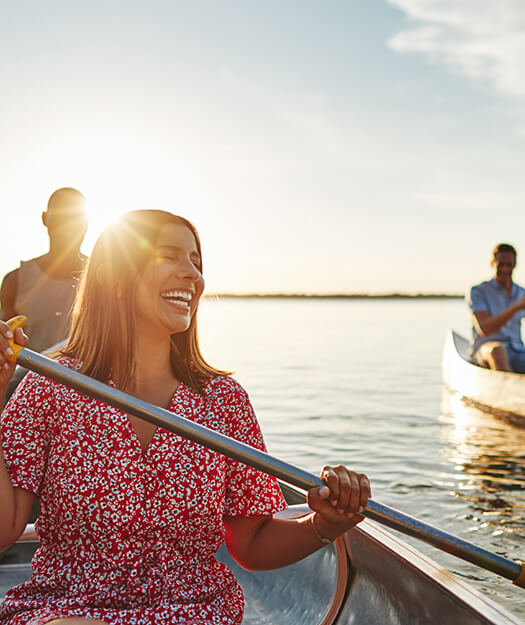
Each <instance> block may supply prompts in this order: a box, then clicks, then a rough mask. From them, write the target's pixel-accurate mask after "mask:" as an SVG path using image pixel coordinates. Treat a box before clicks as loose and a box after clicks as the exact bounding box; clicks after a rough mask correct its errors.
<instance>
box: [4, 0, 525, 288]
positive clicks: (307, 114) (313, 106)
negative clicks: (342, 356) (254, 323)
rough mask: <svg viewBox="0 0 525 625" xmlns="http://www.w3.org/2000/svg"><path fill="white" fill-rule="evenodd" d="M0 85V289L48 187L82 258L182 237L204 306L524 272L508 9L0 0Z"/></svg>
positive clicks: (521, 70) (35, 242)
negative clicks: (503, 262)
mask: <svg viewBox="0 0 525 625" xmlns="http://www.w3.org/2000/svg"><path fill="white" fill-rule="evenodd" d="M0 89H1V97H0V171H1V172H2V175H1V177H0V207H1V215H2V230H1V231H2V234H3V243H2V245H1V246H0V274H4V273H6V272H7V271H9V270H10V269H13V268H14V267H15V266H17V265H18V262H19V260H20V259H29V258H32V257H35V256H38V255H40V254H43V253H45V252H46V251H47V235H46V231H45V229H44V228H43V226H42V224H41V221H40V215H41V213H42V211H43V210H45V207H46V202H47V199H48V197H49V195H50V194H51V193H52V191H54V190H55V189H57V188H59V187H63V186H73V187H76V188H78V189H79V190H80V191H82V192H83V193H84V195H85V196H86V198H87V201H88V206H89V215H90V228H89V232H88V236H87V237H86V240H85V244H84V247H83V250H84V251H85V252H86V253H89V250H90V248H91V247H92V245H93V243H94V241H95V240H96V237H97V236H98V234H99V233H100V231H101V229H102V228H103V227H104V226H105V225H106V224H107V223H109V222H110V221H112V220H113V219H114V218H116V217H117V216H118V215H119V214H121V213H122V212H125V211H127V210H133V209H138V208H159V209H164V210H170V211H172V212H175V213H178V214H181V215H184V216H185V217H188V218H189V219H191V220H192V221H193V222H194V223H195V225H196V226H197V228H198V230H199V232H200V234H201V238H202V244H203V254H204V270H205V277H206V282H207V291H208V292H209V293H217V292H220V293H225V292H236V293H282V292H288V293H290V292H302V293H355V292H367V293H385V292H406V293H415V292H429V293H443V292H446V293H462V292H464V291H465V290H466V289H467V288H468V286H469V285H470V284H473V283H476V282H479V281H481V280H484V279H487V278H489V277H490V275H491V268H490V264H489V263H490V254H491V250H492V248H493V247H494V245H495V244H496V243H498V242H502V241H505V242H507V241H508V242H510V243H513V244H514V245H515V246H516V247H517V248H518V252H519V253H520V252H521V254H522V255H523V256H525V208H524V207H525V171H524V170H525V162H524V159H523V156H524V148H525V2H523V0H498V2H494V1H493V0H388V1H387V0H366V1H362V0H361V1H359V0H326V1H324V2H321V1H320V0H317V1H313V0H265V1H264V2H261V1H260V0H221V1H220V2H218V1H217V0H186V1H178V0H125V1H124V0H103V1H102V0H90V2H85V1H84V0H82V1H81V0H53V1H52V2H51V1H48V2H42V1H41V0H17V2H9V1H8V0H0ZM519 260H520V257H518V261H519ZM515 279H516V281H518V282H520V281H521V282H522V283H525V261H524V263H523V266H520V264H519V263H518V267H517V269H516V272H515Z"/></svg>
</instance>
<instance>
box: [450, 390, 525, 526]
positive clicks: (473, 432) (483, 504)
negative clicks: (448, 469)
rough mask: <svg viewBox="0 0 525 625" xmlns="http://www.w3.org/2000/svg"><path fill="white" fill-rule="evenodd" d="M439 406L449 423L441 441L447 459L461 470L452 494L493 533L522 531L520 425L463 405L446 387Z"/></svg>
mask: <svg viewBox="0 0 525 625" xmlns="http://www.w3.org/2000/svg"><path fill="white" fill-rule="evenodd" d="M442 411H443V415H444V418H445V419H447V420H449V422H450V424H451V428H450V429H449V430H448V431H447V434H446V435H447V436H448V437H449V440H448V441H445V442H446V443H448V444H447V445H446V449H447V450H448V453H449V454H450V455H449V461H452V462H453V463H454V465H455V467H456V470H457V471H458V472H459V473H460V475H459V476H458V483H457V487H456V490H455V494H456V496H458V497H460V498H461V499H463V500H465V501H468V502H469V503H470V508H471V510H472V514H473V515H475V516H479V517H480V518H479V520H480V521H481V520H483V523H484V524H486V526H487V527H492V528H494V531H493V532H492V534H493V535H497V534H498V533H500V532H506V533H507V532H508V533H512V534H514V535H523V536H525V428H517V427H513V426H512V425H509V424H508V423H504V422H501V421H499V420H497V419H496V418H495V417H493V416H492V415H488V414H485V413H483V412H480V411H479V410H477V409H476V408H473V407H471V406H467V405H465V403H464V402H463V401H462V400H461V398H460V397H459V396H458V395H457V394H450V393H449V392H448V391H446V390H444V391H443V398H442ZM465 478H466V479H465Z"/></svg>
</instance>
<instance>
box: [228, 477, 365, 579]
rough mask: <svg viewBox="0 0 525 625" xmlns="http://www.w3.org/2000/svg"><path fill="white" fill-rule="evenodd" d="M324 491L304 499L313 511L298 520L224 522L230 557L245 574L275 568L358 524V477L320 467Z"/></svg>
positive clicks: (361, 497)
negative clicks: (248, 571) (243, 569)
mask: <svg viewBox="0 0 525 625" xmlns="http://www.w3.org/2000/svg"><path fill="white" fill-rule="evenodd" d="M321 476H322V477H323V478H324V480H325V482H326V484H327V485H326V486H322V487H319V488H313V489H312V490H311V491H310V492H309V493H308V505H309V506H310V508H311V509H312V510H313V511H314V512H313V513H312V514H310V515H308V516H305V517H301V518H299V519H274V518H272V517H254V518H249V517H231V516H228V517H225V526H226V545H227V547H228V550H229V552H230V553H231V555H232V557H233V558H234V559H235V560H236V561H237V562H238V563H239V564H240V565H241V566H243V567H244V568H246V569H249V570H266V569H274V568H279V567H281V566H286V565H288V564H292V563H293V562H297V561H298V560H301V559H302V558H304V557H306V556H307V555H309V554H310V553H313V552H314V551H316V550H317V549H319V548H320V547H322V546H323V545H324V542H323V541H322V539H323V538H324V539H329V540H333V539H335V538H336V537H337V536H339V535H341V534H344V533H345V532H346V531H347V530H349V529H350V528H351V527H353V526H354V525H356V524H357V523H359V522H360V521H362V519H363V517H362V516H360V515H359V512H362V511H363V510H364V509H365V507H366V504H367V502H368V498H369V497H370V483H369V481H368V478H367V477H366V476H365V475H363V474H358V473H354V472H353V471H349V470H348V469H347V468H346V467H344V466H342V465H339V466H337V467H328V466H327V467H324V469H323V471H322V473H321Z"/></svg>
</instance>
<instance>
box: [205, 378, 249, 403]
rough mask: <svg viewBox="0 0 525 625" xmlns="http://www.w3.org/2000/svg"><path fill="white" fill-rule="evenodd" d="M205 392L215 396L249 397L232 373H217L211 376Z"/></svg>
mask: <svg viewBox="0 0 525 625" xmlns="http://www.w3.org/2000/svg"><path fill="white" fill-rule="evenodd" d="M204 393H205V394H206V395H214V396H215V397H217V396H224V397H232V396H235V397H242V398H244V397H246V398H247V397H248V393H247V392H246V390H245V389H244V387H243V386H242V385H241V384H240V383H239V382H238V381H237V380H236V379H235V378H233V377H232V376H231V375H217V376H215V377H213V378H210V379H209V380H208V381H207V382H206V384H205V385H204Z"/></svg>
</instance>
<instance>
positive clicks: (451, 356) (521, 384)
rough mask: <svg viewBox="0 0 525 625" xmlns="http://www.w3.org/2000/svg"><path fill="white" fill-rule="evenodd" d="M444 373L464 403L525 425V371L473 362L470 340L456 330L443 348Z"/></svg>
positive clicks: (447, 383)
mask: <svg viewBox="0 0 525 625" xmlns="http://www.w3.org/2000/svg"><path fill="white" fill-rule="evenodd" d="M442 375H443V384H444V385H445V386H446V388H447V389H448V390H449V391H450V392H452V393H457V394H458V395H459V396H460V397H461V399H462V400H463V402H464V403H466V404H468V405H471V406H474V407H475V408H477V409H478V410H482V411H483V412H488V413H490V414H492V415H494V416H495V417H498V418H500V419H504V420H505V421H507V422H509V423H513V424H514V425H521V426H525V375H523V374H519V373H508V372H506V371H493V370H491V369H485V368H483V367H480V366H479V365H475V364H473V363H472V362H471V360H470V344H469V342H468V340H467V339H466V338H464V337H463V336H461V335H460V334H458V333H457V332H454V331H453V330H451V331H449V333H448V335H447V338H446V341H445V347H444V349H443V361H442Z"/></svg>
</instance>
